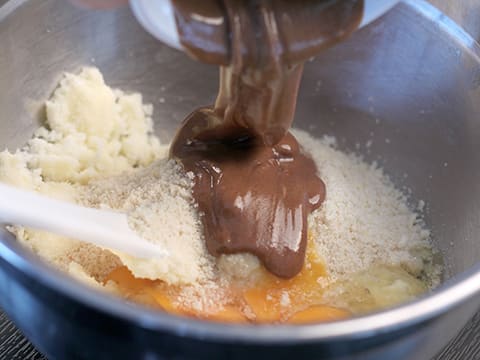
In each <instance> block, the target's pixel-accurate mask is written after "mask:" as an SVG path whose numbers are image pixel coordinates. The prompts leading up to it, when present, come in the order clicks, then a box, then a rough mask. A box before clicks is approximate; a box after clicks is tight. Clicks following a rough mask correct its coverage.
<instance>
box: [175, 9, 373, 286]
mask: <svg viewBox="0 0 480 360" xmlns="http://www.w3.org/2000/svg"><path fill="white" fill-rule="evenodd" d="M173 4H174V7H175V17H176V21H177V27H178V31H179V34H180V40H181V43H182V45H183V47H184V48H186V49H187V50H188V51H189V52H190V54H191V55H192V56H193V57H195V58H197V59H199V60H200V61H203V62H207V63H212V64H218V65H221V66H220V89H219V93H218V96H217V99H216V102H215V105H214V106H212V107H204V108H200V109H198V110H196V111H194V112H193V113H192V114H190V115H189V116H188V117H187V118H186V119H185V121H184V122H183V124H182V127H181V128H180V129H179V131H178V133H177V135H176V137H175V139H174V141H173V144H172V147H171V150H170V151H171V152H170V155H171V157H174V158H177V159H179V160H180V161H181V162H182V163H183V165H184V167H185V169H186V170H187V171H191V172H193V173H194V175H195V180H194V181H195V183H194V189H193V194H194V197H195V199H196V201H197V203H198V206H199V210H200V212H201V214H202V215H201V218H202V222H203V225H204V235H205V239H206V244H207V248H208V250H209V252H210V253H211V254H213V255H215V256H218V255H220V254H232V253H241V252H248V253H251V254H254V255H256V256H257V257H258V258H259V259H260V260H261V261H262V263H263V264H264V266H265V267H266V268H267V270H269V271H270V272H272V273H273V274H275V275H277V276H280V277H285V278H290V277H293V276H295V275H296V274H297V273H298V272H299V271H300V270H301V269H302V266H303V263H304V260H305V252H306V245H307V218H308V215H309V214H310V213H311V212H312V211H314V210H315V209H317V208H318V207H319V206H320V205H321V204H322V202H323V200H324V199H325V185H324V183H323V182H322V180H321V179H320V178H319V177H318V176H317V169H316V167H315V164H314V162H313V161H312V159H310V158H309V157H308V156H307V155H305V154H303V153H302V151H301V148H300V146H299V144H298V143H297V141H296V139H295V137H294V136H293V135H292V134H291V133H289V132H288V130H289V128H290V126H291V124H292V121H293V116H294V112H295V105H296V99H297V93H298V87H299V84H300V79H301V76H302V72H303V62H304V61H305V60H307V59H308V58H310V57H311V56H313V55H315V54H317V53H318V52H319V51H321V50H322V49H324V48H327V47H329V46H331V45H332V44H334V43H336V42H338V41H340V40H342V39H344V38H345V37H347V36H348V35H349V34H350V33H352V32H353V31H354V30H355V29H356V28H357V26H358V25H359V23H360V20H361V17H362V14H363V0H329V1H322V0H302V1H288V0H208V1H194V0H174V1H173Z"/></svg>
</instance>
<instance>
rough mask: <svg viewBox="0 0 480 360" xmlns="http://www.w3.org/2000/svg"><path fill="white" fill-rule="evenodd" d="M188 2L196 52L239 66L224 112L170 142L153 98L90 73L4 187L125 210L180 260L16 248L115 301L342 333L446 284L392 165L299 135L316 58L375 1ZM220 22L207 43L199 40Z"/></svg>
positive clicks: (55, 103)
mask: <svg viewBox="0 0 480 360" xmlns="http://www.w3.org/2000/svg"><path fill="white" fill-rule="evenodd" d="M174 4H175V8H176V17H177V22H178V27H179V33H180V35H181V40H182V43H183V44H184V45H185V47H186V48H188V49H189V50H190V51H191V53H192V54H193V55H195V56H196V57H197V58H199V59H201V60H203V61H207V62H213V63H217V64H220V65H222V67H221V84H220V91H219V94H218V97H217V100H216V103H215V105H214V106H213V107H205V108H201V109H198V110H196V111H194V112H193V113H192V114H191V115H189V116H188V117H187V119H186V120H185V121H184V123H183V124H182V126H181V128H180V129H179V131H178V132H177V134H176V136H175V137H174V139H173V143H172V145H171V146H168V145H161V144H160V141H159V140H158V139H157V138H156V137H155V136H154V135H153V133H152V131H153V128H152V127H153V126H152V118H151V116H152V111H153V109H152V107H151V106H148V105H144V104H143V103H142V99H141V95H140V94H131V95H127V94H124V93H123V92H121V91H120V90H112V89H111V88H109V87H108V86H106V85H105V83H104V81H103V78H102V76H101V74H100V72H99V71H98V70H96V69H93V68H84V69H83V70H82V71H81V72H80V74H78V75H74V74H66V75H65V77H64V79H63V80H62V81H61V83H60V86H59V88H58V89H57V90H56V91H55V93H54V94H53V96H52V98H51V100H49V101H48V102H47V104H46V108H47V123H46V125H45V127H42V128H40V129H39V130H38V131H37V132H36V133H35V135H34V137H33V139H31V140H30V141H29V142H28V144H27V146H26V147H25V148H24V149H22V150H18V151H17V152H15V153H10V152H8V151H4V152H3V153H1V154H0V181H3V182H7V183H11V184H14V185H17V186H20V187H23V188H26V189H31V190H34V191H38V192H40V193H44V194H48V195H49V196H53V197H56V198H59V199H63V200H66V201H72V202H77V203H80V204H83V205H86V206H91V207H98V208H109V209H115V210H119V211H122V212H125V213H127V214H128V216H129V224H130V226H131V227H132V228H133V229H135V230H136V231H137V232H138V233H139V234H140V235H141V236H142V237H143V238H145V239H147V240H149V241H151V242H153V243H155V244H158V245H159V246H162V247H164V248H166V249H167V250H168V251H169V253H170V256H168V257H167V258H165V259H160V260H159V259H149V260H145V259H137V258H133V257H131V256H128V255H126V254H122V253H114V252H112V251H110V250H106V249H101V248H98V247H96V246H93V245H87V244H83V243H80V242H77V241H75V240H73V239H66V238H63V237H60V236H57V235H53V234H50V233H46V232H41V231H36V230H32V229H25V228H22V227H18V226H12V227H11V228H10V230H11V231H12V232H13V233H14V234H15V235H16V236H17V239H18V240H19V241H21V242H22V243H23V244H25V245H26V246H27V247H29V248H31V249H32V250H33V251H35V252H36V253H37V254H39V255H40V256H42V257H43V258H45V259H47V260H48V261H49V262H50V263H52V264H54V265H55V266H56V267H58V268H60V269H62V270H64V271H67V272H68V273H70V274H71V275H73V276H75V277H76V278H78V279H80V280H82V281H84V282H87V283H89V284H92V285H93V286H96V287H98V288H100V289H102V290H105V291H108V292H111V293H114V294H117V295H120V296H123V297H125V298H127V299H129V300H132V301H136V302H140V303H143V304H146V305H149V306H153V307H156V308H160V309H163V310H164V311H167V312H170V313H173V314H178V315H183V316H191V317H196V318H202V319H209V320H217V321H227V322H251V323H279V322H289V323H305V322H314V321H327V320H335V319H339V318H343V317H346V316H351V315H354V314H359V313H363V312H366V311H372V310H375V309H380V308H383V307H387V306H392V305H394V304H398V303H400V302H403V301H407V300H410V299H412V298H414V297H415V296H418V295H419V294H421V293H423V292H425V291H427V290H428V289H429V288H433V287H434V286H436V285H437V284H438V282H439V277H440V266H439V265H437V264H436V262H435V256H434V250H433V249H432V247H431V245H430V241H429V236H430V235H429V231H428V230H426V229H425V228H424V224H423V222H422V221H421V217H420V216H419V215H417V214H416V213H414V212H412V211H411V210H410V209H409V208H408V206H407V199H406V198H405V196H403V195H402V194H401V193H400V192H399V191H398V190H396V189H395V188H394V186H393V185H392V184H391V183H390V181H389V180H388V178H387V177H386V176H385V175H384V174H383V173H382V171H381V169H378V168H377V167H376V166H374V165H368V164H366V163H364V162H363V161H362V160H361V159H360V158H359V157H357V156H356V155H354V154H345V153H342V152H341V151H339V150H337V148H336V144H335V140H334V139H333V138H329V137H325V138H323V139H313V138H312V137H310V136H309V135H308V134H307V133H305V132H303V131H299V130H292V131H291V132H289V131H288V130H289V128H290V125H291V122H292V120H293V114H294V110H295V103H296V96H297V91H298V86H299V83H300V78H301V74H302V62H303V61H305V60H306V59H307V58H308V57H310V56H312V55H313V54H315V53H316V52H318V51H319V50H320V49H323V48H324V47H326V46H329V45H331V44H332V43H334V42H335V41H338V40H340V39H342V38H344V37H345V36H347V35H348V34H349V33H350V32H351V31H353V30H354V29H355V27H356V26H357V24H358V23H359V21H360V19H361V14H362V6H363V2H362V1H318V0H317V1H314V0H311V1H300V2H295V3H293V2H288V1H234V0H225V1H221V2H219V1H207V2H202V3H201V4H202V6H201V8H198V9H197V7H198V6H199V4H200V2H195V1H181V0H177V1H175V2H174ZM292 4H294V5H292ZM297 6H298V7H297ZM194 15H195V16H194ZM200 15H201V16H200ZM218 18H220V19H224V20H225V21H211V20H212V19H218ZM299 18H302V19H303V20H304V21H299V20H298V19H299ZM199 19H200V20H201V21H200V20H199ZM319 19H321V20H322V21H319ZM313 20H315V22H314V21H313ZM199 21H200V22H201V23H199ZM314 23H315V24H316V23H320V24H322V26H319V27H318V26H317V27H313V28H311V26H313V24H314ZM298 24H301V25H298ZM205 26H209V28H208V29H210V30H209V31H207V32H205V31H204V32H203V33H208V34H209V36H208V41H202V39H198V38H197V37H196V36H198V35H200V34H202V31H199V29H200V30H202V29H203V30H205V29H207V28H205ZM204 40H205V39H204ZM202 44H203V45H202ZM201 45H202V46H201ZM267 45H268V46H267ZM212 49H213V50H214V51H213V50H212ZM320 177H321V178H320Z"/></svg>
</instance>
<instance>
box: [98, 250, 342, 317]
mask: <svg viewBox="0 0 480 360" xmlns="http://www.w3.org/2000/svg"><path fill="white" fill-rule="evenodd" d="M308 248H309V250H308V251H307V256H306V261H305V265H304V267H303V269H302V270H301V272H300V273H299V274H297V275H296V276H295V277H293V278H291V279H281V278H278V277H276V276H274V275H272V274H270V273H269V272H267V271H266V270H261V271H262V274H261V276H260V280H259V281H257V282H256V283H255V284H254V285H249V286H243V287H233V286H232V288H231V289H229V293H230V294H232V295H233V297H234V298H235V299H236V300H235V301H233V302H231V303H229V304H228V305H226V306H223V307H219V309H218V311H216V312H209V313H199V312H198V310H195V309H193V308H189V307H187V306H185V305H181V304H180V302H176V301H175V299H176V298H177V296H178V294H179V292H180V290H181V289H180V288H179V287H175V286H168V285H167V284H165V283H164V282H161V281H152V280H144V279H137V278H135V277H134V276H133V275H132V273H131V272H130V271H129V270H128V269H127V268H126V267H125V266H121V267H118V268H116V269H114V270H113V271H112V272H111V273H110V274H109V275H108V277H107V279H106V282H107V281H113V282H115V283H116V284H117V286H118V287H119V289H120V291H121V292H122V294H123V295H124V296H125V297H126V298H127V299H134V300H135V299H136V300H137V301H138V300H139V299H141V300H140V301H141V302H144V303H147V304H148V305H153V306H156V307H160V308H161V309H163V310H164V311H166V312H168V313H171V314H176V315H182V316H188V317H194V318H200V319H206V320H211V321H219V322H227V323H248V322H249V323H255V324H265V323H290V324H305V323H315V322H325V321H334V320H338V319H342V318H346V317H348V316H350V315H351V314H350V313H349V312H348V311H346V310H343V309H339V308H335V307H332V306H327V305H324V304H322V302H321V297H322V290H321V287H320V286H319V284H318V279H320V278H322V277H325V275H326V274H325V268H324V266H323V264H322V263H321V262H320V261H319V259H318V258H317V257H316V255H315V253H314V252H313V251H312V250H311V246H309V247H308ZM246 309H247V310H246Z"/></svg>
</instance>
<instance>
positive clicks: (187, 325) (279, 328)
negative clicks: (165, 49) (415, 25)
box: [0, 0, 480, 345]
mask: <svg viewBox="0 0 480 360" xmlns="http://www.w3.org/2000/svg"><path fill="white" fill-rule="evenodd" d="M28 1H29V0H10V1H9V2H7V3H6V4H5V5H3V6H2V7H0V21H2V20H4V19H5V18H6V17H7V16H9V15H10V14H12V13H13V12H14V11H15V9H17V8H18V7H20V6H21V5H22V4H24V3H26V2H28ZM402 3H403V4H406V5H407V6H409V7H411V8H413V9H414V10H415V11H416V12H417V13H419V14H420V15H422V16H423V17H425V18H427V19H428V20H430V21H431V22H433V23H434V24H435V25H437V26H439V27H440V28H441V29H442V31H444V32H445V33H447V34H448V35H450V36H451V37H453V38H454V39H455V40H456V41H457V42H458V44H460V45H462V46H463V47H464V48H465V49H466V50H467V51H469V52H470V55H472V56H473V57H475V58H476V59H477V60H478V62H479V63H480V46H479V45H478V44H477V43H476V41H475V40H474V39H473V38H472V37H471V36H470V35H469V34H468V33H466V32H465V31H464V30H463V29H462V28H460V27H459V26H458V25H457V24H456V23H455V22H453V21H452V20H451V19H450V18H448V17H447V16H446V15H444V14H443V13H441V12H440V11H439V10H437V9H436V8H435V7H433V6H432V5H430V4H429V3H427V2H426V1H425V0H403V1H402ZM0 257H1V258H3V259H4V260H5V261H6V262H7V263H9V264H10V265H12V266H13V267H14V268H15V269H16V270H18V271H21V272H23V273H24V274H25V275H27V276H29V277H31V278H33V279H34V280H35V281H37V282H39V283H41V284H42V285H44V286H46V287H48V288H49V289H51V290H53V291H57V292H59V293H61V294H63V295H65V296H67V297H69V298H71V299H74V300H76V301H78V302H80V303H82V304H84V305H86V306H90V307H92V308H95V309H97V310H100V311H102V312H104V313H106V314H108V315H110V316H113V317H118V318H121V319H122V320H125V321H127V322H130V323H133V324H135V325H137V326H139V327H142V328H145V329H147V330H151V331H156V330H161V331H166V332H169V333H172V334H176V335H181V336H183V337H185V336H187V337H192V338H196V339H202V340H210V341H215V342H232V341H235V342H239V341H241V342H247V343H250V344H283V345H285V344H301V343H310V342H317V343H318V342H320V341H332V340H333V341H337V340H338V341H342V340H345V339H349V340H352V339H363V338H368V337H372V336H375V335H379V334H385V333H390V332H392V331H396V330H400V329H403V328H407V327H409V326H414V325H417V324H419V323H421V322H424V321H427V320H428V319H431V318H433V317H435V316H438V315H440V314H442V313H445V312H446V311H448V310H449V309H451V308H453V307H455V306H459V305H460V304H461V303H463V302H465V301H467V300H468V299H469V298H471V297H473V296H474V295H475V294H478V293H480V263H476V264H475V265H474V266H473V267H471V268H470V269H468V270H466V271H464V272H463V273H461V274H458V275H456V276H455V277H454V278H452V279H449V280H447V281H446V282H445V283H443V284H442V285H440V286H439V287H438V288H436V289H435V290H433V291H432V292H431V293H428V294H425V295H424V296H422V297H420V298H418V299H416V300H414V301H411V302H409V303H405V304H402V305H400V306H397V307H394V308H391V309H388V310H383V311H379V312H376V313H371V314H367V315H363V316H359V317H354V318H349V319H345V320H340V321H335V322H330V323H320V324H311V325H310V324H309V325H295V326H292V325H254V326H252V325H235V324H221V323H214V322H208V321H202V320H196V319H189V318H184V317H178V316H174V315H170V314H166V313H162V312H159V311H155V310H151V309H148V308H146V307H143V306H141V305H135V304H130V303H126V302H125V301H123V300H122V299H120V298H118V297H115V296H113V295H109V294H106V293H104V292H102V291H100V290H96V289H94V288H93V287H90V286H88V285H86V284H82V283H80V282H77V281H75V282H72V281H71V279H72V278H71V277H70V276H68V275H67V274H64V273H61V272H60V271H58V270H55V269H54V268H52V267H51V266H49V265H48V264H47V263H45V262H44V261H43V260H41V259H40V258H39V257H38V256H36V255H34V254H33V253H32V252H31V251H29V250H27V249H26V248H24V247H23V246H22V245H21V244H20V243H19V242H17V241H16V240H15V238H14V236H13V235H11V234H10V233H7V232H6V231H4V230H3V229H0Z"/></svg>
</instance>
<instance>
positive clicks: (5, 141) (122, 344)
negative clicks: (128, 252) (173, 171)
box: [0, 0, 480, 360]
mask: <svg viewBox="0 0 480 360" xmlns="http://www.w3.org/2000/svg"><path fill="white" fill-rule="evenodd" d="M479 56H480V50H479V48H478V46H477V45H476V44H475V43H474V42H473V40H472V39H471V38H470V37H469V36H468V35H466V34H465V33H463V32H462V31H461V30H460V29H459V28H458V27H457V26H456V25H455V24H453V23H452V22H451V21H449V20H448V19H447V18H446V17H444V16H443V15H442V14H440V13H439V12H437V11H436V10H435V9H434V8H432V7H431V6H429V5H428V4H427V3H425V2H423V1H418V0H407V1H404V2H402V3H401V4H400V5H398V6H397V7H396V8H395V9H394V10H393V11H392V12H390V13H389V14H388V15H387V16H385V17H384V18H382V19H380V20H379V21H376V22H375V23H373V24H372V25H370V26H369V27H367V28H364V29H362V30H360V31H359V32H357V33H356V34H355V35H354V36H353V37H352V38H351V39H350V40H349V41H347V42H345V43H343V44H340V45H338V46H336V47H335V48H334V49H331V50H330V51H328V52H325V53H324V54H322V55H321V56H319V57H318V58H317V59H316V60H315V61H312V62H309V63H308V64H307V66H306V71H305V76H304V79H303V83H302V86H301V93H300V98H299V104H298V110H297V114H296V123H295V125H296V126H297V127H300V128H304V129H308V130H309V131H311V132H312V133H313V134H315V135H318V136H321V135H322V134H332V135H335V136H337V137H338V139H339V140H340V145H341V147H343V148H344V149H347V150H357V151H359V152H362V153H364V155H365V157H366V158H367V159H368V160H370V161H373V160H376V161H378V162H379V163H380V164H381V165H382V166H383V167H384V168H385V171H386V172H387V173H388V174H390V175H391V177H392V180H393V181H394V182H395V183H396V184H397V185H398V186H400V187H404V186H405V187H408V188H409V189H411V198H412V199H423V200H425V201H426V203H427V204H428V206H427V213H426V221H427V223H428V224H429V225H430V226H431V227H432V228H433V238H434V240H435V244H436V246H437V247H438V248H439V249H440V250H441V252H442V254H443V256H444V260H445V264H446V273H445V282H444V284H443V285H442V286H441V287H440V288H438V289H437V290H435V291H434V292H433V293H431V294H428V295H426V296H424V297H422V298H421V299H418V300H417V301H414V302H411V303H409V304H405V305H403V306H400V307H397V308H394V309H391V310H388V311H383V312H379V313H375V314H372V315H369V316H364V317H359V318H354V319H350V320H345V321H339V322H335V323H329V324H318V325H311V326H299V327H288V326H256V327H250V326H233V325H221V324H213V323H206V322H202V321H194V320H188V319H183V318H177V317H174V316H170V315H166V314H161V313H158V312H153V311H149V310H147V309H145V308H142V307H140V306H135V305H129V304H126V303H124V302H123V301H121V300H120V299H116V298H112V297H109V296H107V295H103V294H101V293H99V292H96V291H95V290H93V289H90V288H87V287H85V286H83V285H81V284H78V283H76V282H75V281H74V280H72V279H70V278H68V277H67V276H65V275H63V274H60V273H58V272H56V271H55V270H53V269H51V268H49V267H48V266H47V265H45V264H44V263H42V262H41V261H40V260H39V259H38V258H37V257H35V256H34V255H33V254H30V253H29V252H28V251H25V250H23V249H22V248H21V247H20V246H19V245H18V244H17V243H16V242H15V240H14V239H13V238H12V237H11V236H10V235H8V234H7V233H6V232H5V231H2V230H1V229H0V231H2V233H1V234H0V238H1V240H0V293H1V296H0V306H1V307H2V308H3V309H4V310H5V311H6V312H7V314H8V315H9V316H10V317H11V319H12V320H13V321H14V322H15V323H16V324H17V325H18V327H19V328H20V329H21V330H23V331H24V333H25V334H26V335H27V337H28V338H29V339H30V340H31V341H32V342H33V343H34V344H35V345H36V346H37V347H38V349H40V351H42V352H43V353H44V354H46V355H48V357H49V358H50V359H77V358H81V359H93V358H94V359H102V358H134V359H143V358H144V359H156V358H178V359H184V358H197V359H198V358H214V357H229V358H245V357H250V358H256V357H258V358H265V357H266V356H274V357H273V358H276V359H283V358H292V357H294V358H297V359H298V358H304V357H312V358H325V359H387V358H388V359H390V360H394V359H429V358H430V357H431V356H433V355H434V354H435V353H436V352H437V351H438V350H440V348H441V347H442V346H444V345H445V344H446V343H447V341H448V340H449V339H450V338H452V337H453V336H454V335H455V334H456V333H457V332H458V331H459V329H461V327H462V326H463V325H464V324H465V323H466V321H467V319H468V318H470V317H471V316H472V314H473V313H474V312H475V311H476V310H477V309H478V308H479V305H480V296H479V292H480V263H479V259H480V243H479V241H478V236H479V224H480V89H479V86H480V57H479ZM86 64H87V65H88V64H92V65H95V66H98V67H99V68H100V69H101V70H102V71H103V73H104V74H105V77H106V80H107V82H108V83H109V84H111V85H113V86H117V87H120V88H123V89H126V90H134V91H140V92H142V93H143V94H144V96H145V100H146V101H148V102H152V103H153V104H154V105H155V106H156V110H155V120H156V126H157V129H158V133H159V135H160V136H161V137H162V138H163V139H164V140H167V139H169V137H170V136H171V135H172V132H173V131H174V129H175V127H176V126H177V124H178V122H179V121H180V120H181V119H182V118H183V117H184V116H185V115H186V114H187V113H188V112H190V110H192V109H193V108H194V107H196V106H199V105H204V104H206V103H209V102H212V100H213V98H214V95H215V89H216V84H217V71H216V69H215V68H213V67H209V66H205V65H202V64H198V63H195V62H193V61H191V60H189V59H188V58H187V57H185V55H184V54H181V53H178V52H176V51H174V50H171V49H169V48H167V47H164V46H162V45H161V44H159V43H158V42H157V41H155V40H154V39H153V38H151V37H150V36H149V35H148V34H146V33H145V32H144V31H143V30H142V29H141V28H140V26H139V25H138V24H137V23H136V21H135V20H134V19H133V17H132V15H131V14H130V11H129V10H128V9H120V10H116V11H110V12H89V11H86V10H80V9H76V8H74V7H73V6H71V5H69V4H68V2H65V1H63V0H45V1H33V0H30V1H26V0H25V1H22V0H12V1H10V2H9V3H7V5H5V6H4V7H2V8H1V9H0V109H1V111H0V129H1V130H0V146H1V147H2V148H3V147H5V146H6V147H8V148H10V149H15V148H17V147H19V146H21V145H22V144H23V143H24V142H25V141H26V140H27V139H28V138H29V137H30V136H31V134H32V132H33V130H34V129H35V128H36V127H37V126H38V124H39V122H41V121H42V118H43V117H44V109H43V108H42V106H41V104H42V102H43V101H44V100H45V99H46V98H47V97H48V96H49V94H50V93H51V92H52V90H53V89H54V87H55V85H56V83H57V81H58V80H59V78H60V76H61V73H62V72H63V71H76V70H77V69H78V68H79V66H81V65H86ZM99 121H101V119H99ZM369 141H371V146H370V147H367V146H366V145H365V144H366V143H367V142H369ZM0 201H1V200H0Z"/></svg>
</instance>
